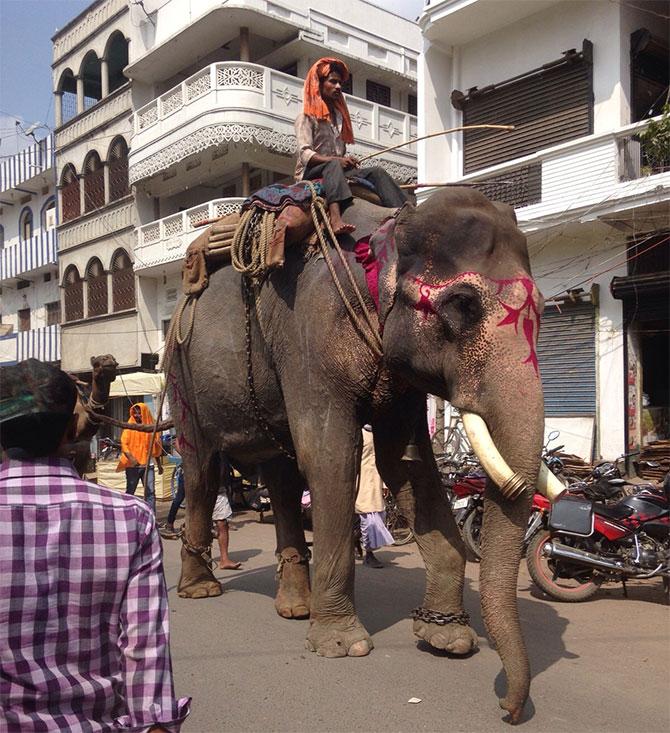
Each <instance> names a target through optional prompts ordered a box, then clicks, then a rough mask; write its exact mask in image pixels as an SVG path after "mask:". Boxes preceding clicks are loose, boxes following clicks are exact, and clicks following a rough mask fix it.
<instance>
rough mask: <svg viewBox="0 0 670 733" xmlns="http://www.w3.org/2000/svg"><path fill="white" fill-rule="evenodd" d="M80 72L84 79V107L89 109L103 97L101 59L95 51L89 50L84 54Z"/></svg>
mask: <svg viewBox="0 0 670 733" xmlns="http://www.w3.org/2000/svg"><path fill="white" fill-rule="evenodd" d="M79 73H80V74H81V76H82V77H83V79H84V109H85V110H87V109H90V108H91V107H92V106H93V105H94V104H97V103H98V102H99V101H100V100H101V99H102V74H101V68H100V59H99V58H98V56H97V54H96V53H95V51H89V52H88V53H87V54H86V56H84V60H83V61H82V63H81V71H80V72H79Z"/></svg>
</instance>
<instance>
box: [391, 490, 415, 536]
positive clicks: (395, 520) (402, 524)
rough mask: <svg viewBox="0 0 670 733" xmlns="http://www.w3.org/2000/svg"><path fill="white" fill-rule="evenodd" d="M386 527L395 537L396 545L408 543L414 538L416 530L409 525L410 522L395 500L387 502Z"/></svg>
mask: <svg viewBox="0 0 670 733" xmlns="http://www.w3.org/2000/svg"><path fill="white" fill-rule="evenodd" d="M385 524H386V529H388V531H389V532H390V533H391V535H392V537H393V544H394V545H407V544H409V543H410V542H412V540H413V539H414V532H412V528H411V527H410V526H409V522H408V521H407V519H405V517H404V516H403V515H402V514H401V513H400V510H399V509H398V506H397V505H396V503H395V502H392V503H391V502H388V501H387V503H386V520H385Z"/></svg>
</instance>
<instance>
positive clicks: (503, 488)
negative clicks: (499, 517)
mask: <svg viewBox="0 0 670 733" xmlns="http://www.w3.org/2000/svg"><path fill="white" fill-rule="evenodd" d="M461 418H462V420H463V427H464V428H465V432H466V434H467V436H468V440H469V441H470V445H471V446H472V450H474V452H475V455H476V456H477V458H478V459H479V462H480V463H481V464H482V468H483V469H484V470H485V471H486V473H487V474H488V476H489V478H490V479H491V481H493V483H494V484H495V485H496V486H497V487H498V488H499V489H500V493H501V494H502V495H503V496H504V497H505V498H507V499H512V500H513V499H516V498H518V497H519V496H520V495H521V494H522V493H523V492H524V491H525V490H526V488H527V487H528V482H527V480H526V479H525V477H524V476H522V475H521V474H520V473H514V471H512V469H511V468H510V467H509V466H508V465H507V462H506V461H505V459H504V458H503V457H502V456H501V455H500V451H499V450H498V449H497V448H496V446H495V443H494V442H493V438H491V433H489V429H488V427H487V426H486V423H485V422H484V420H482V418H481V417H479V415H475V414H474V412H462V413H461Z"/></svg>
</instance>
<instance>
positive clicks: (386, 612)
mask: <svg viewBox="0 0 670 733" xmlns="http://www.w3.org/2000/svg"><path fill="white" fill-rule="evenodd" d="M166 512H167V506H165V505H161V506H160V507H159V515H160V516H162V515H163V514H165V513H166ZM268 519H269V521H268ZM180 523H181V520H178V521H177V525H179V524H180ZM231 529H233V530H234V531H231V534H230V550H231V553H230V554H231V558H232V559H233V560H239V561H242V563H243V567H242V569H241V570H238V571H230V570H229V571H216V572H215V574H216V576H217V577H218V578H219V579H220V580H222V581H223V584H224V593H223V595H222V596H219V597H218V598H208V599H204V600H183V599H181V598H179V597H178V596H177V592H176V584H177V580H178V578H179V562H180V561H179V551H180V548H181V542H180V541H167V540H164V541H163V546H164V551H165V573H166V578H167V584H168V589H169V597H170V608H171V613H170V620H171V633H172V659H173V666H174V673H175V684H176V691H177V694H178V695H179V696H182V695H191V696H192V697H193V703H192V714H191V717H190V718H189V721H188V722H187V724H186V725H185V726H184V731H185V733H210V732H212V733H214V732H218V731H235V733H237V732H238V731H258V732H261V731H263V732H265V731H296V732H299V733H302V732H303V731H305V732H309V733H325V732H331V731H332V732H338V733H339V732H345V731H365V732H366V733H368V732H369V733H376V732H377V731H393V732H395V731H403V732H405V731H408V732H409V731H449V732H451V731H468V732H469V731H487V732H488V731H493V730H500V731H506V730H509V728H508V727H507V726H506V724H505V723H503V722H502V711H501V710H500V709H499V708H498V702H497V697H498V693H500V694H502V692H503V689H502V674H501V665H500V662H499V660H498V656H497V655H496V654H495V652H494V651H493V650H492V649H491V647H490V646H489V643H488V641H487V640H486V637H485V635H484V626H483V623H482V620H481V615H480V609H479V590H478V566H477V565H476V564H472V563H468V566H467V576H466V585H465V603H466V609H467V610H468V611H469V613H470V614H471V616H472V623H473V625H474V628H475V629H476V630H477V632H478V634H479V637H480V639H479V643H480V648H479V651H478V652H477V653H476V654H474V655H473V656H471V657H470V658H468V659H457V658H449V657H447V656H446V655H445V654H442V653H438V652H431V651H429V650H427V649H426V648H425V647H421V645H420V644H423V642H421V643H419V641H418V640H417V639H416V638H415V637H414V636H413V635H412V632H411V622H410V620H409V619H408V614H409V611H410V610H411V609H412V608H414V607H415V606H417V605H419V603H420V601H421V598H422V593H423V585H424V572H423V566H422V564H421V561H420V558H419V554H418V550H417V547H416V544H414V543H412V544H410V545H406V546H404V547H393V548H385V549H383V550H380V551H379V552H378V553H377V554H378V556H379V557H380V559H382V560H383V561H384V562H385V563H386V567H385V568H384V569H382V570H375V569H372V568H368V567H364V566H362V565H361V563H360V561H357V567H356V598H357V605H358V612H359V615H360V617H361V619H362V621H363V623H365V625H366V626H367V629H368V631H369V632H370V633H371V635H372V638H373V641H374V644H375V649H374V650H373V652H372V654H371V655H370V656H368V657H365V658H359V659H349V658H346V659H323V658H321V657H317V656H316V655H315V654H313V653H311V652H308V651H306V650H305V648H304V638H305V634H306V631H307V625H308V621H289V620H285V619H282V618H280V617H279V616H277V614H276V613H275V610H274V606H273V598H274V592H275V580H274V574H275V559H274V527H273V525H272V523H271V515H270V518H266V523H264V524H260V523H259V522H258V515H257V514H256V513H255V512H242V513H236V514H235V516H234V518H233V519H232V522H231ZM309 539H311V537H310V538H309ZM213 548H214V549H215V552H214V557H215V558H217V557H218V545H216V543H215V544H214V545H213ZM663 599H664V596H663V593H662V586H661V581H660V580H653V581H648V582H647V583H641V582H638V583H636V584H633V583H631V584H630V586H629V598H628V600H626V599H624V598H623V593H622V590H621V586H620V585H615V586H610V587H608V588H607V589H606V590H601V591H600V592H599V594H598V595H597V596H596V599H595V600H593V601H591V602H587V603H581V604H561V603H554V602H549V601H547V600H544V599H543V598H542V597H541V596H540V594H539V591H536V590H535V588H534V586H533V585H532V583H531V581H530V579H529V578H528V575H527V572H526V569H525V563H524V564H523V565H522V571H521V575H520V578H519V608H520V613H521V620H522V626H523V629H524V633H525V638H526V643H527V644H528V648H529V655H530V660H531V666H532V670H533V675H534V678H533V683H532V687H531V700H530V701H529V703H528V704H527V707H526V716H525V722H524V723H523V725H522V728H521V730H523V731H524V733H526V732H527V733H531V732H532V731H551V732H552V733H554V732H556V733H562V732H563V731H565V732H567V731H571V732H574V731H607V733H612V732H614V731H626V732H631V731H645V733H656V732H657V731H658V732H660V731H668V730H670V686H669V680H670V676H669V669H670V664H669V662H670V643H669V642H670V614H669V613H668V607H667V606H666V605H664V603H663ZM494 688H495V691H494ZM412 697H417V698H420V700H421V702H420V703H418V704H409V703H408V700H409V699H410V698H412Z"/></svg>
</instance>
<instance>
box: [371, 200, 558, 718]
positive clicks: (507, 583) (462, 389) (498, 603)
mask: <svg viewBox="0 0 670 733" xmlns="http://www.w3.org/2000/svg"><path fill="white" fill-rule="evenodd" d="M394 242H395V252H394V253H393V254H391V255H389V253H388V252H387V253H385V254H386V256H384V253H379V252H377V253H376V254H377V256H378V259H379V260H380V261H381V263H382V269H381V273H380V281H379V286H380V316H381V319H382V321H383V346H384V357H385V360H386V361H387V364H388V365H389V367H390V368H391V369H392V370H393V371H394V372H396V373H401V374H402V375H403V376H404V377H405V378H406V379H407V381H408V382H410V383H412V384H414V385H415V386H416V387H419V388H420V389H422V390H424V391H426V392H429V393H431V394H434V395H438V396H441V397H444V398H445V399H447V400H449V401H450V402H451V403H452V404H453V405H454V406H455V407H457V408H458V409H459V410H460V411H461V413H462V415H463V422H464V425H465V427H466V430H467V432H468V434H469V436H470V438H471V442H472V445H473V449H474V450H475V452H476V453H477V455H478V458H479V459H480V461H481V463H482V465H483V466H484V468H485V469H486V471H487V473H488V474H489V477H490V478H491V479H492V482H489V486H488V487H487V496H486V502H485V510H484V525H483V532H482V554H483V560H482V564H481V573H480V579H481V600H482V612H483V616H484V621H485V623H486V627H487V630H488V632H489V634H490V636H491V637H492V639H493V641H494V643H495V645H496V648H497V649H498V652H499V653H500V656H501V658H502V660H503V664H504V667H505V671H506V673H507V677H508V695H507V698H506V699H505V700H503V701H501V705H502V706H503V707H504V708H506V709H507V710H509V711H510V712H511V714H512V717H513V718H514V717H515V716H516V717H517V718H518V716H519V715H520V713H521V708H522V707H523V702H524V701H525V699H526V697H527V694H528V689H529V681H530V673H529V667H528V660H527V656H526V651H525V646H524V642H523V638H522V636H521V630H520V627H519V619H518V612H517V607H516V580H517V574H518V567H519V561H520V558H521V543H522V538H523V533H524V529H525V526H526V522H527V518H528V513H529V507H530V502H531V497H532V494H533V489H532V488H530V487H534V486H535V485H536V482H537V479H538V473H539V470H540V452H541V448H542V438H543V428H544V404H543V396H542V385H541V381H540V374H539V369H538V362H537V351H536V341H537V335H538V330H539V327H540V316H541V313H542V309H543V298H542V295H541V294H540V292H539V290H538V288H537V286H536V284H535V282H534V281H533V279H532V276H531V272H530V263H529V258H528V251H527V247H526V240H525V237H524V235H523V234H522V233H521V231H520V230H519V229H518V227H517V225H516V218H515V216H514V212H513V210H512V209H511V208H509V207H507V206H504V205H501V204H494V203H492V202H490V201H489V200H488V199H487V198H485V197H484V196H483V195H482V194H480V193H478V192H476V191H474V190H471V189H467V188H449V189H444V190H442V191H440V192H438V193H435V194H433V195H432V196H431V197H430V199H428V200H427V201H426V203H424V204H423V205H421V206H419V207H417V208H413V207H409V206H408V207H405V208H404V209H403V210H401V212H400V213H399V215H398V217H397V221H396V223H395V231H394ZM380 254H381V257H380ZM543 476H544V481H545V483H546V480H547V479H546V473H544V472H543ZM493 482H495V483H493ZM545 490H546V487H545ZM560 490H562V487H560V488H558V489H557V488H556V487H555V485H551V484H550V486H549V493H550V494H554V493H556V492H557V491H560Z"/></svg>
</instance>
